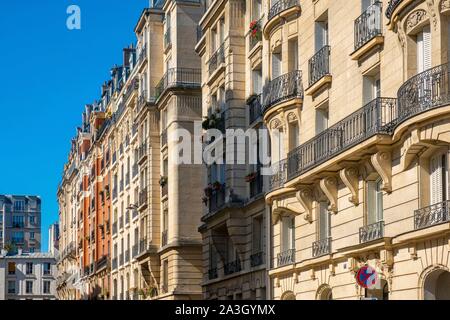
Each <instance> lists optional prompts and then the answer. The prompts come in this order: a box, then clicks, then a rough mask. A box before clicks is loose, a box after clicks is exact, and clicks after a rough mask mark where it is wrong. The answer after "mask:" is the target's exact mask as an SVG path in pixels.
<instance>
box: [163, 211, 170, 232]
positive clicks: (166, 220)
mask: <svg viewBox="0 0 450 320" xmlns="http://www.w3.org/2000/svg"><path fill="white" fill-rule="evenodd" d="M168 229H169V212H168V210H167V209H166V210H164V212H163V231H164V232H166V231H167V230H168Z"/></svg>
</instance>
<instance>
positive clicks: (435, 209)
mask: <svg viewBox="0 0 450 320" xmlns="http://www.w3.org/2000/svg"><path fill="white" fill-rule="evenodd" d="M449 205H450V201H444V202H441V203H436V204H433V205H431V206H428V207H425V208H422V209H419V210H416V211H414V229H415V230H420V229H424V228H428V227H432V226H435V225H438V224H441V223H445V222H449V221H450V214H449V213H450V212H449Z"/></svg>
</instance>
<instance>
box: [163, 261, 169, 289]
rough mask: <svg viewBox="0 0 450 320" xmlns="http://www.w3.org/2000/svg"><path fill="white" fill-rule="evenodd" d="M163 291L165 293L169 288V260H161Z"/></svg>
mask: <svg viewBox="0 0 450 320" xmlns="http://www.w3.org/2000/svg"><path fill="white" fill-rule="evenodd" d="M162 289H163V292H164V293H166V292H167V291H168V290H169V260H167V259H166V260H164V262H163V288H162Z"/></svg>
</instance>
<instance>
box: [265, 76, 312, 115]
mask: <svg viewBox="0 0 450 320" xmlns="http://www.w3.org/2000/svg"><path fill="white" fill-rule="evenodd" d="M302 101H303V84H302V72H301V71H300V70H295V71H291V72H289V73H286V74H284V75H282V76H279V77H277V78H275V79H273V80H272V81H270V82H269V83H268V84H267V85H266V86H265V87H264V89H263V113H264V116H265V117H267V114H268V113H269V111H270V112H271V111H274V110H275V106H278V105H281V104H283V106H287V105H289V106H290V105H295V104H298V103H302ZM277 109H278V108H277Z"/></svg>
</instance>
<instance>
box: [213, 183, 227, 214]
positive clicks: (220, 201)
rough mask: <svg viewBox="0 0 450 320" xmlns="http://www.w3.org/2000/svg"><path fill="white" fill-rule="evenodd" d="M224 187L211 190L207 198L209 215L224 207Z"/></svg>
mask: <svg viewBox="0 0 450 320" xmlns="http://www.w3.org/2000/svg"><path fill="white" fill-rule="evenodd" d="M225 190H226V188H225V185H222V187H221V188H220V189H217V190H213V191H212V192H211V195H210V197H209V213H213V212H216V211H218V210H219V209H221V208H222V207H223V206H224V205H225Z"/></svg>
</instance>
